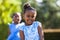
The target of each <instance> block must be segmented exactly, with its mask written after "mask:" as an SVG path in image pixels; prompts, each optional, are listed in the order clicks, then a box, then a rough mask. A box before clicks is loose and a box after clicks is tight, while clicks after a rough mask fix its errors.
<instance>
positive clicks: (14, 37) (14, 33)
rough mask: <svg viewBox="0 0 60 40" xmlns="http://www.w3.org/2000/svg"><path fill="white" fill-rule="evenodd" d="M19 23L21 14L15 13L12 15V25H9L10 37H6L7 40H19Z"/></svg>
mask: <svg viewBox="0 0 60 40" xmlns="http://www.w3.org/2000/svg"><path fill="white" fill-rule="evenodd" d="M20 21H21V14H20V13H17V12H16V13H14V14H13V22H12V24H9V29H10V35H9V36H8V38H7V40H20V36H19V29H18V27H20V26H21V25H22V23H20Z"/></svg>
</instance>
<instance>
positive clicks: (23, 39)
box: [20, 30, 25, 40]
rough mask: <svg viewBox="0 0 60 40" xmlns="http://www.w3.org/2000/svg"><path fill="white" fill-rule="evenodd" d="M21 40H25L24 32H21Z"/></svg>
mask: <svg viewBox="0 0 60 40" xmlns="http://www.w3.org/2000/svg"><path fill="white" fill-rule="evenodd" d="M20 38H21V40H25V37H24V32H23V31H21V30H20Z"/></svg>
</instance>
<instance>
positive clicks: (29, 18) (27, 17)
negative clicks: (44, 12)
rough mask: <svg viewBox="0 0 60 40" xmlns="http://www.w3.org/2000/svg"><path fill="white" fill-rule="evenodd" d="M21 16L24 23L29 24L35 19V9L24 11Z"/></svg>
mask: <svg viewBox="0 0 60 40" xmlns="http://www.w3.org/2000/svg"><path fill="white" fill-rule="evenodd" d="M23 18H24V20H25V23H26V25H31V24H32V23H33V21H35V18H36V11H33V10H28V11H26V12H25V14H24V17H23Z"/></svg>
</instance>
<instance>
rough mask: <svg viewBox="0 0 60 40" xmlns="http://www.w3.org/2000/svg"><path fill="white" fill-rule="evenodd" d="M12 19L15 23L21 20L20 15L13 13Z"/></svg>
mask: <svg viewBox="0 0 60 40" xmlns="http://www.w3.org/2000/svg"><path fill="white" fill-rule="evenodd" d="M13 21H14V23H16V24H18V23H20V21H21V15H19V14H15V15H14V16H13Z"/></svg>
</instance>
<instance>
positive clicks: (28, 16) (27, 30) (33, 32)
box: [20, 3, 44, 40]
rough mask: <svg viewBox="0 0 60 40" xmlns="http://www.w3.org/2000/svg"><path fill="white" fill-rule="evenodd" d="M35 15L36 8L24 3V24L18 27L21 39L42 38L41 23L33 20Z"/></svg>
mask: <svg viewBox="0 0 60 40" xmlns="http://www.w3.org/2000/svg"><path fill="white" fill-rule="evenodd" d="M36 15H37V12H36V10H35V9H34V8H33V7H31V6H30V4H28V3H26V4H25V5H24V13H23V19H24V20H25V24H24V25H23V26H22V28H21V29H20V38H21V40H44V35H43V31H42V25H41V23H40V22H38V21H35V18H36Z"/></svg>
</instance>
